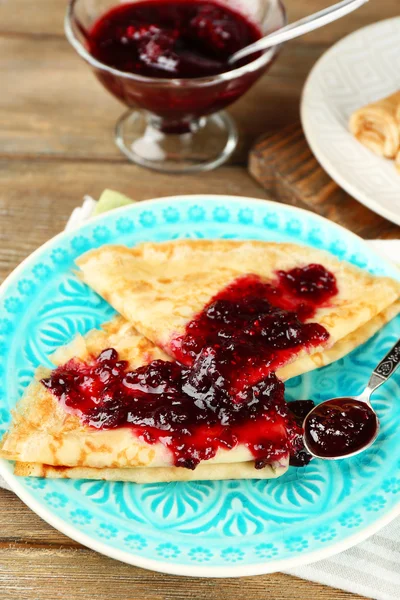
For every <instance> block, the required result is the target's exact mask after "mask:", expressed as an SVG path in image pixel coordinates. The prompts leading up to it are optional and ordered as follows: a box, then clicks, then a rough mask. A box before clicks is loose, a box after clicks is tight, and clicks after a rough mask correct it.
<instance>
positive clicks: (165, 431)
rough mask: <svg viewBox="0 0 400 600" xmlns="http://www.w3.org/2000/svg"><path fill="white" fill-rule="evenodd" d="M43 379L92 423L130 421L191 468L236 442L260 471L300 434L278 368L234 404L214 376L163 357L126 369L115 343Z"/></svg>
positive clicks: (98, 425) (105, 425)
mask: <svg viewBox="0 0 400 600" xmlns="http://www.w3.org/2000/svg"><path fill="white" fill-rule="evenodd" d="M194 373H195V377H196V382H194ZM43 384H44V385H45V386H46V387H47V388H48V389H49V390H50V391H51V392H52V393H53V394H54V395H55V396H57V397H58V398H59V399H60V400H61V401H62V402H63V403H64V405H65V406H66V407H68V409H70V411H71V412H73V413H75V414H78V415H79V416H80V418H81V420H82V421H83V422H84V423H86V424H87V425H89V426H91V427H95V428H97V429H111V428H115V427H126V426H129V427H131V428H132V429H133V430H134V431H135V433H136V435H138V436H139V437H142V438H143V440H144V441H145V442H147V443H149V444H152V443H155V442H161V443H163V444H164V445H165V446H166V447H167V448H169V449H170V450H171V451H172V453H173V455H174V462H175V465H176V466H181V467H186V468H188V469H194V468H195V467H196V466H197V465H198V463H199V462H200V461H201V460H207V459H210V458H212V457H213V456H215V454H216V452H217V450H218V449H219V448H224V449H231V448H234V447H235V446H236V445H238V444H244V445H245V446H247V448H249V450H250V451H251V453H252V454H253V456H254V458H255V459H256V466H258V467H259V468H261V467H263V466H265V464H267V463H268V464H269V463H270V462H271V461H272V460H276V461H279V459H280V458H285V457H286V456H287V454H288V452H289V451H290V449H291V444H292V442H294V440H295V437H296V436H297V437H298V436H299V434H300V431H301V430H300V429H298V427H297V425H296V423H295V422H294V421H292V419H291V417H290V414H289V411H288V410H287V406H286V403H285V400H284V386H283V383H282V382H280V381H279V380H278V379H277V378H276V376H275V374H274V373H271V374H270V375H269V376H268V377H266V378H265V379H264V380H263V381H261V382H260V383H259V384H257V385H255V386H253V387H252V389H251V390H249V393H248V397H247V399H246V402H242V403H233V402H232V401H231V399H230V397H229V394H228V393H227V392H226V391H225V390H224V389H223V388H220V387H219V382H218V380H217V379H215V378H214V377H213V376H211V375H209V374H207V375H206V374H204V377H203V379H202V378H201V374H198V373H196V372H195V370H194V371H193V370H192V369H191V368H187V367H183V366H182V365H179V364H178V363H173V362H167V361H161V360H156V361H153V362H152V363H150V364H149V365H146V366H144V367H140V368H139V369H136V370H135V371H128V370H127V364H126V363H125V362H124V361H120V360H118V354H117V352H116V351H115V350H114V349H112V348H110V349H107V350H105V351H103V352H102V353H101V354H100V355H99V356H98V357H97V359H95V360H93V361H92V362H91V363H90V364H83V363H81V362H79V361H77V360H71V361H69V362H68V363H67V364H66V365H64V366H61V367H58V368H57V369H56V370H55V371H53V372H52V374H51V376H50V377H49V378H48V379H45V380H43ZM288 431H289V433H288Z"/></svg>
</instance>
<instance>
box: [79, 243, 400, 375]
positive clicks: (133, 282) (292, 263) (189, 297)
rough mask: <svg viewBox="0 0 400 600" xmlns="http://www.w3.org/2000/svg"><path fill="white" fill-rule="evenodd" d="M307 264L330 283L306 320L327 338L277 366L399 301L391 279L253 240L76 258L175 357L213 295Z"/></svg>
mask: <svg viewBox="0 0 400 600" xmlns="http://www.w3.org/2000/svg"><path fill="white" fill-rule="evenodd" d="M310 263H311V266H312V265H313V264H314V265H315V263H317V264H319V265H323V267H324V268H326V269H328V270H329V272H330V274H332V276H333V277H334V278H335V281H336V286H337V293H336V294H335V295H333V296H332V298H330V299H329V302H325V303H321V304H320V305H319V306H316V310H315V311H314V314H313V315H312V317H310V318H309V319H308V320H306V322H307V321H308V322H313V323H317V324H319V325H320V326H322V327H323V328H324V329H325V330H326V331H327V332H328V334H329V337H327V339H325V340H324V341H323V342H321V344H320V345H318V344H317V345H315V344H313V345H311V346H309V347H308V348H307V347H299V348H298V350H297V351H296V352H293V354H292V356H291V357H289V358H288V357H287V356H286V357H285V364H289V363H290V362H293V361H294V360H297V359H299V358H300V357H301V356H305V355H307V354H313V353H315V352H320V351H322V350H324V349H325V348H329V347H332V346H334V344H336V343H337V342H338V341H340V340H341V339H343V338H344V337H346V336H347V335H349V334H350V333H351V332H353V331H355V330H356V329H358V328H359V327H362V326H363V325H364V324H365V323H367V322H368V321H370V320H371V319H373V318H374V317H375V316H376V315H377V314H379V313H381V312H382V311H384V310H385V309H386V308H387V307H389V306H390V305H392V304H393V303H394V302H395V301H396V300H397V299H398V298H399V296H400V284H399V282H397V281H394V280H392V279H390V278H387V277H376V276H373V275H371V274H369V273H367V272H366V271H363V270H361V269H359V268H357V267H354V266H353V265H351V264H349V263H346V262H344V261H339V260H337V259H336V258H335V257H333V256H332V255H330V254H328V253H327V252H323V251H319V250H316V249H314V248H310V247H307V246H300V245H296V244H284V243H272V242H260V241H248V242H236V241H231V240H182V241H175V242H165V243H160V244H154V243H145V244H141V245H139V246H137V247H135V248H132V249H129V248H127V247H125V246H103V247H101V248H98V249H96V250H92V251H90V252H88V253H86V254H84V255H83V256H81V257H80V258H79V259H78V260H77V265H78V266H79V267H80V276H81V278H82V279H83V281H85V282H86V283H87V284H88V285H89V286H90V287H92V288H93V289H94V290H95V291H96V292H97V293H99V294H100V295H101V296H102V297H103V298H105V299H106V300H107V301H108V302H109V303H110V304H111V305H112V306H113V307H114V308H115V309H116V310H117V311H118V312H119V313H120V314H121V315H123V316H124V317H125V318H126V319H127V320H128V321H129V322H130V323H131V324H132V325H133V326H134V327H135V328H136V329H137V330H138V331H139V332H140V333H142V334H143V335H144V336H145V337H147V338H148V339H150V340H151V341H152V342H153V343H154V344H156V345H157V346H159V347H161V348H163V349H164V350H165V352H166V353H168V354H170V355H171V356H173V357H175V358H178V359H182V356H181V354H182V353H181V351H180V341H181V340H182V338H184V337H185V335H187V333H188V327H190V324H191V323H192V322H193V320H194V319H196V316H197V315H199V314H200V313H201V311H203V310H204V308H205V307H207V306H209V305H210V303H211V302H212V300H213V298H215V297H216V295H217V294H218V293H220V292H221V290H224V289H226V288H227V287H229V285H232V284H234V282H235V281H238V280H240V277H245V276H248V275H249V274H251V275H254V276H258V277H260V278H261V280H262V281H263V282H271V283H273V282H274V281H275V280H276V278H277V274H279V273H282V272H283V273H290V272H291V271H292V270H294V269H302V268H307V267H306V266H307V265H310ZM318 285H319V283H318ZM280 295H281V296H282V292H281V291H280ZM283 295H285V294H283ZM305 298H306V296H305ZM306 299H307V298H306ZM275 366H276V365H275ZM279 366H281V365H278V368H279Z"/></svg>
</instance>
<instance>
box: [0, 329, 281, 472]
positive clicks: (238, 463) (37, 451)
mask: <svg viewBox="0 0 400 600" xmlns="http://www.w3.org/2000/svg"><path fill="white" fill-rule="evenodd" d="M108 348H113V349H115V350H116V351H117V352H118V355H119V359H120V360H125V361H127V363H128V365H127V369H128V368H129V369H131V370H134V369H138V368H140V367H143V365H147V364H149V363H152V361H165V362H168V361H170V358H169V357H168V356H166V355H165V354H164V352H163V351H162V350H160V349H159V348H158V347H156V346H154V344H152V343H151V342H150V341H149V340H147V339H146V338H144V337H143V336H141V335H140V334H138V333H137V332H136V331H135V330H134V328H133V327H132V326H131V325H130V324H129V323H128V322H126V321H125V320H124V319H123V318H122V317H116V318H114V319H113V320H112V321H110V322H109V323H107V324H105V325H104V326H103V329H102V330H92V331H90V332H89V333H88V334H86V335H85V336H84V337H82V336H80V335H78V336H77V337H76V338H74V340H73V341H72V342H71V343H70V344H68V345H67V346H64V347H62V348H59V349H58V350H57V352H56V353H55V355H54V356H53V359H54V362H55V364H57V365H65V364H70V363H69V362H68V361H71V360H72V361H74V363H76V364H80V363H81V364H88V363H89V364H90V362H91V361H93V359H94V357H96V356H98V355H99V354H100V353H101V352H102V351H104V350H106V349H108ZM152 364H154V363H152ZM56 372H57V370H55V371H53V374H54V373H56ZM64 375H65V373H63V372H61V374H60V376H61V377H64ZM49 376H51V371H50V370H49V369H45V368H43V367H40V368H39V369H38V370H37V373H36V376H35V379H34V381H33V382H32V383H31V384H30V386H29V387H28V388H27V390H26V393H25V394H24V397H23V398H22V399H21V400H20V402H19V403H18V404H17V407H16V410H15V411H14V413H13V421H12V424H11V426H10V429H9V431H8V433H6V435H5V436H4V437H3V440H2V441H1V443H0V457H1V458H5V459H8V460H14V461H17V462H16V466H15V473H16V474H17V475H31V476H40V477H53V478H54V477H68V478H94V479H107V480H115V481H117V480H118V481H134V482H138V483H146V482H157V481H188V480H197V479H242V478H250V477H252V478H257V479H268V478H271V477H278V476H279V475H281V474H283V473H284V472H285V471H286V469H287V467H288V463H289V454H288V452H287V451H285V452H282V453H281V455H280V456H279V460H273V461H271V462H270V463H267V464H263V465H262V468H258V469H255V463H254V456H253V455H252V453H251V451H250V449H249V448H248V447H247V446H245V445H241V444H236V445H234V446H233V447H232V448H228V449H225V448H223V447H222V448H221V447H220V448H219V449H218V450H217V452H216V453H215V455H214V456H213V457H211V458H210V459H209V460H207V461H201V462H200V464H199V465H198V466H197V468H196V469H195V470H191V469H190V468H187V469H185V468H181V467H177V466H175V463H174V455H173V453H172V452H171V451H170V449H169V448H168V446H166V445H164V444H163V443H162V442H160V441H157V442H156V443H154V441H153V442H150V443H148V442H147V441H146V439H145V436H144V435H142V434H141V430H140V428H139V429H138V428H132V427H128V426H123V427H115V428H110V429H96V428H95V427H91V426H88V425H87V423H85V422H83V421H82V419H81V418H80V415H79V414H78V412H79V411H74V410H71V409H69V408H68V407H67V406H66V404H65V402H64V399H63V397H56V396H55V395H54V394H53V393H52V392H51V391H50V390H49V389H48V388H47V387H46V386H45V385H43V381H46V380H47V381H48V378H49ZM276 421H277V422H276V423H275V424H274V423H272V424H271V426H269V425H268V427H270V432H271V436H270V438H271V440H275V439H279V441H282V439H283V438H285V436H286V435H287V432H286V430H285V427H284V421H283V420H280V419H279V416H278V418H277V419H276ZM168 433H169V432H168V431H167V432H166V436H167V437H168ZM267 437H268V436H267ZM264 438H265V436H264ZM281 438H282V439H281ZM285 439H286V438H285ZM285 439H284V440H283V441H285Z"/></svg>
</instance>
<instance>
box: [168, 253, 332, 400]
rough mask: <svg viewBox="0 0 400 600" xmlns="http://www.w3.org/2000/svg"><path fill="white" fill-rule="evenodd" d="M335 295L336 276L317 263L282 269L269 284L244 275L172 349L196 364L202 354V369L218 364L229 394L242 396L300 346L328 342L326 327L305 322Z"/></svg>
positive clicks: (286, 359) (179, 355)
mask: <svg viewBox="0 0 400 600" xmlns="http://www.w3.org/2000/svg"><path fill="white" fill-rule="evenodd" d="M323 282H325V284H326V285H325V287H322V284H323ZM314 289H316V290H317V294H316V295H314V294H313V290H314ZM336 293H337V288H336V283H335V278H334V276H333V275H332V274H331V273H329V272H328V271H326V269H324V267H322V266H321V265H308V266H306V267H304V268H302V269H294V270H292V271H288V272H284V271H280V272H279V273H278V277H277V280H276V281H274V282H272V283H266V282H264V281H262V280H261V278H260V277H258V276H257V275H245V276H243V277H240V278H238V279H236V281H234V282H233V283H232V284H231V285H229V286H228V287H226V288H225V289H224V290H223V291H222V292H220V293H219V294H218V295H217V296H215V297H214V298H213V299H212V300H211V302H210V303H209V304H208V305H207V306H206V307H205V308H204V310H203V311H202V312H201V313H200V314H199V315H197V317H195V318H194V319H193V320H192V321H191V322H190V323H189V324H188V326H187V327H186V331H185V333H184V335H183V336H181V337H178V338H176V339H174V340H172V342H171V345H170V348H169V350H170V353H172V354H173V356H174V357H175V358H176V359H177V360H178V361H179V362H181V363H184V364H192V363H193V361H194V360H196V361H197V362H199V361H201V360H202V358H201V357H202V356H203V355H204V365H205V368H206V369H207V370H209V369H216V368H218V371H219V373H220V376H221V377H222V379H223V383H224V385H228V387H229V390H230V393H231V395H232V396H236V395H239V396H240V394H241V392H242V391H243V390H244V391H245V390H246V388H247V386H249V385H252V384H253V383H256V382H257V381H260V379H262V378H263V377H265V376H266V375H267V374H268V373H270V372H271V371H276V370H277V369H278V368H279V367H281V366H283V365H284V364H287V363H288V362H289V361H290V360H291V359H292V358H293V357H294V356H296V355H297V354H298V353H299V352H300V351H301V350H304V349H310V348H313V347H316V346H321V345H322V346H323V345H325V344H326V342H327V340H328V338H329V334H328V332H327V331H326V329H325V328H324V327H322V326H321V325H319V324H318V323H304V322H303V321H304V320H306V319H309V318H310V317H312V316H313V314H314V313H315V310H316V308H317V306H318V305H323V304H325V303H326V302H327V301H328V299H329V298H331V297H332V296H334V295H335V294H336Z"/></svg>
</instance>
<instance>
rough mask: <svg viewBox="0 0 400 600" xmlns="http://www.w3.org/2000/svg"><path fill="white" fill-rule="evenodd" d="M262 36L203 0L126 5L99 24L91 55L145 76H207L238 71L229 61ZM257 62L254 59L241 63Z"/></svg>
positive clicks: (149, 0)
mask: <svg viewBox="0 0 400 600" xmlns="http://www.w3.org/2000/svg"><path fill="white" fill-rule="evenodd" d="M260 37H261V31H260V30H259V28H258V27H257V26H256V25H255V24H253V23H251V22H250V21H248V20H247V19H246V18H245V17H244V16H243V15H241V14H240V13H238V12H236V11H234V10H232V9H230V8H228V7H227V6H226V5H220V4H218V2H212V1H211V2H210V1H203V0H145V1H143V2H135V3H131V4H129V3H128V4H122V5H120V6H117V7H115V8H113V9H112V10H110V11H109V12H107V13H106V14H105V15H104V16H102V17H101V18H100V19H99V20H98V21H96V22H95V24H94V25H93V27H92V29H91V30H90V31H89V33H88V38H87V43H88V49H89V52H90V53H91V54H92V56H94V57H95V58H97V60H99V61H100V62H102V63H104V64H106V65H108V66H111V67H114V68H117V69H118V70H120V71H125V72H127V73H136V74H139V75H144V76H147V77H163V78H193V77H208V76H212V75H216V74H218V73H223V72H225V71H229V70H231V69H232V68H237V66H238V65H237V64H236V65H235V66H234V67H232V66H231V65H229V63H228V62H227V61H228V58H229V56H231V54H233V53H234V52H236V51H237V50H240V49H241V48H243V47H244V46H247V45H249V44H251V43H252V42H254V41H256V40H258V39H259V38H260ZM251 60H254V56H251V57H249V58H248V59H245V60H244V61H243V62H242V63H241V64H245V63H246V62H249V61H251Z"/></svg>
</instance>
